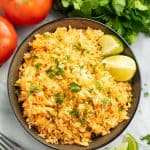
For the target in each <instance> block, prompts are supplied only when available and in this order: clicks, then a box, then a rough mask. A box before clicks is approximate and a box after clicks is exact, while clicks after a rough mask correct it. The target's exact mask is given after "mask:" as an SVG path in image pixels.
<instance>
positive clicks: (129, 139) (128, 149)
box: [112, 134, 139, 150]
mask: <svg viewBox="0 0 150 150" xmlns="http://www.w3.org/2000/svg"><path fill="white" fill-rule="evenodd" d="M112 150H139V146H138V143H137V141H136V139H135V138H134V137H133V136H132V135H131V134H127V135H126V137H125V139H124V142H123V143H121V144H120V145H119V146H117V147H115V148H113V149H112Z"/></svg>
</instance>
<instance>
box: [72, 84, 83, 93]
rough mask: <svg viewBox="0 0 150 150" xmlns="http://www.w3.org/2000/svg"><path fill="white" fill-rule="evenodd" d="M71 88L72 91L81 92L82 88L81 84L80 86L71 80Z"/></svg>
mask: <svg viewBox="0 0 150 150" xmlns="http://www.w3.org/2000/svg"><path fill="white" fill-rule="evenodd" d="M70 89H71V91H72V92H79V91H80V90H81V86H79V85H78V84H77V83H75V82H71V83H70Z"/></svg>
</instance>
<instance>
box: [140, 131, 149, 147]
mask: <svg viewBox="0 0 150 150" xmlns="http://www.w3.org/2000/svg"><path fill="white" fill-rule="evenodd" d="M141 140H142V141H144V140H146V141H147V144H148V145H150V134H147V135H145V136H143V137H141Z"/></svg>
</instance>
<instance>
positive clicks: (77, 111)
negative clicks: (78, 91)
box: [69, 108, 79, 116]
mask: <svg viewBox="0 0 150 150" xmlns="http://www.w3.org/2000/svg"><path fill="white" fill-rule="evenodd" d="M69 114H70V115H73V116H77V115H79V110H78V109H76V108H73V109H72V110H71V111H70V112H69Z"/></svg>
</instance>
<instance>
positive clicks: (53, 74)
mask: <svg viewBox="0 0 150 150" xmlns="http://www.w3.org/2000/svg"><path fill="white" fill-rule="evenodd" d="M55 76H56V73H55V72H51V73H49V75H48V77H49V78H51V79H52V78H53V77H55Z"/></svg>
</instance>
